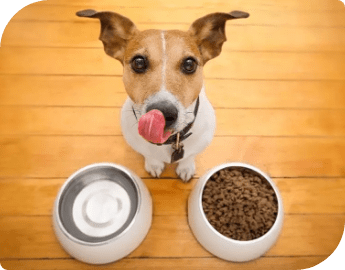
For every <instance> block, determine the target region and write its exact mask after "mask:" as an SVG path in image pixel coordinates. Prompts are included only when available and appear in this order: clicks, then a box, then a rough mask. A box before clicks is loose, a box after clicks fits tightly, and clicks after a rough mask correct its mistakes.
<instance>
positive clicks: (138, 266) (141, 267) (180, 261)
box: [1, 256, 327, 270]
mask: <svg viewBox="0 0 345 270" xmlns="http://www.w3.org/2000/svg"><path fill="white" fill-rule="evenodd" d="M326 258H327V256H302V257H296V258H291V257H263V258H260V259H258V260H255V261H252V262H248V263H231V262H227V261H223V260H219V259H216V258H209V257H203V258H154V259H152V258H125V259H122V260H121V261H118V262H115V263H111V264H107V265H101V266H97V269H102V270H110V269H132V270H147V269H155V270H165V269H174V270H175V269H180V270H190V269H195V270H200V269H228V268H235V267H236V269H240V270H242V269H243V270H251V269H253V268H256V269H266V270H276V269H277V268H279V269H281V270H290V269H305V268H309V267H312V266H315V265H317V264H319V263H320V262H322V261H323V260H325V259H326ZM1 264H2V266H3V267H5V268H6V269H27V270H46V269H49V268H51V267H54V269H55V270H67V269H81V268H82V269H85V270H88V269H90V270H92V269H95V266H94V265H86V264H83V263H81V262H78V261H76V260H72V259H45V260H38V259H34V260H32V259H31V260H2V261H1Z"/></svg>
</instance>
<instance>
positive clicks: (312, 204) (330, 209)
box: [0, 178, 345, 216]
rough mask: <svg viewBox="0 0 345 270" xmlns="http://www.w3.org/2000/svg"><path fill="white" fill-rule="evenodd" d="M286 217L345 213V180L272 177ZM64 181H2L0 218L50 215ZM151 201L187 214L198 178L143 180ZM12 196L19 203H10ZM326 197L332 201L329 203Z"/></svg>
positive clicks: (157, 209) (163, 210)
mask: <svg viewBox="0 0 345 270" xmlns="http://www.w3.org/2000/svg"><path fill="white" fill-rule="evenodd" d="M273 180H274V182H275V183H276V184H277V186H278V188H279V191H280V193H281V195H282V197H283V203H284V211H285V213H286V214H318V213H322V214H345V212H344V209H345V200H344V196H343V195H344V192H345V178H316V179H315V178H298V179H285V178H274V179H273ZM65 181H66V179H65V178H60V179H55V178H53V179H1V180H0V205H1V206H2V207H1V208H0V216H39V215H51V213H52V211H53V210H52V208H53V204H54V200H55V198H56V195H57V193H58V190H59V189H60V188H61V186H62V184H63V183H64V182H65ZM143 181H144V183H145V184H146V186H147V187H148V189H149V190H150V192H151V195H152V198H153V202H154V215H156V216H170V215H186V214H187V212H186V210H187V207H186V206H187V199H188V196H189V194H190V191H191V189H192V188H193V187H194V185H195V183H196V181H197V179H194V180H193V181H191V182H190V183H188V184H184V183H182V182H181V181H180V180H176V179H144V180H143ZM13 194H16V197H18V198H21V199H20V200H13ZM328 198H332V199H331V200H329V199H328Z"/></svg>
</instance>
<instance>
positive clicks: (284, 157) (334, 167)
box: [0, 136, 345, 178]
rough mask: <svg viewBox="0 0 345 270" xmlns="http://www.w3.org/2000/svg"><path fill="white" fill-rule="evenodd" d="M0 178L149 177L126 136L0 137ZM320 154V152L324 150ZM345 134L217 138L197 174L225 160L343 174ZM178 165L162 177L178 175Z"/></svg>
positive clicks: (273, 171) (271, 170) (292, 171)
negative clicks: (99, 165)
mask: <svg viewBox="0 0 345 270" xmlns="http://www.w3.org/2000/svg"><path fill="white" fill-rule="evenodd" d="M0 146H1V155H0V177H3V178H4V177H23V176H25V177H67V176H69V175H71V174H72V172H73V171H75V170H77V169H79V168H81V167H84V166H86V165H88V164H91V163H95V162H103V161H109V162H115V163H119V164H122V165H124V166H126V167H128V168H130V169H132V170H133V171H134V172H136V173H137V174H138V175H139V176H141V177H146V178H147V177H148V176H149V175H148V174H147V172H146V171H145V169H144V159H143V157H142V156H141V155H140V154H138V153H136V152H134V150H132V149H131V148H130V146H128V145H127V144H126V142H125V140H124V138H123V137H122V136H101V137H99V136H1V137H0ZM320 153H322V154H320ZM344 155H345V140H344V139H341V138H332V139H327V138H298V137H297V138H276V137H272V138H270V137H246V136H243V137H237V136H234V137H228V136H225V137H216V138H214V140H213V142H212V143H211V145H210V146H209V147H208V148H207V149H206V150H205V151H204V152H203V153H201V154H200V155H198V156H197V158H196V167H197V170H196V176H200V175H202V174H204V173H205V172H206V171H207V170H209V169H210V168H212V167H213V166H216V165H218V164H220V163H224V162H234V161H238V162H245V163H249V164H252V165H254V166H257V167H259V168H261V169H262V170H263V171H265V172H267V173H268V174H270V175H271V176H273V177H317V176H319V177H341V176H345V171H344V169H345V168H344V160H345V157H344ZM175 167H176V166H175V164H172V165H168V166H167V168H166V170H165V171H164V172H163V174H162V177H169V178H171V177H172V178H175V177H176V174H175V171H174V168H175Z"/></svg>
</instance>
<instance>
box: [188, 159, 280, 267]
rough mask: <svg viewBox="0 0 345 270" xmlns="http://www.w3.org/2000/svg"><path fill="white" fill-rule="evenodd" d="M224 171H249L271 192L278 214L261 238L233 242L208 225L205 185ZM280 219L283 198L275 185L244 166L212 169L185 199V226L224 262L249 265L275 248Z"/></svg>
mask: <svg viewBox="0 0 345 270" xmlns="http://www.w3.org/2000/svg"><path fill="white" fill-rule="evenodd" d="M225 168H229V169H238V170H246V171H250V172H251V173H253V174H255V175H257V176H259V177H260V178H261V179H264V180H266V181H267V182H268V184H269V185H270V186H271V187H272V188H273V190H274V193H275V195H276V199H277V205H278V210H277V214H276V218H275V221H274V223H273V225H272V227H271V228H270V229H269V230H268V231H267V232H266V233H265V234H264V235H262V236H260V237H258V238H256V239H252V240H245V241H243V240H235V239H232V238H230V237H227V236H225V235H224V234H221V233H220V232H218V231H217V230H216V229H215V228H214V227H213V226H212V225H211V224H210V222H209V221H208V219H207V217H206V214H205V212H204V208H203V205H202V197H203V193H204V189H205V185H206V183H207V182H208V181H209V180H210V178H211V176H212V175H214V174H215V173H216V172H219V171H221V170H223V169H225ZM283 216H284V210H283V202H282V198H281V195H280V193H279V191H278V188H277V187H276V185H275V184H274V182H273V181H272V180H271V179H270V177H269V176H268V175H266V174H265V173H263V172H262V171H260V170H259V169H257V168H255V167H254V166H251V165H248V164H244V163H226V164H222V165H219V166H217V167H214V168H213V169H211V170H210V171H208V172H207V173H206V174H205V175H203V176H202V177H201V178H200V179H199V181H198V182H197V183H196V185H195V187H194V188H193V190H192V192H191V194H190V196H189V199H188V222H189V226H190V228H191V230H192V232H193V234H194V236H195V238H196V239H197V240H198V242H199V243H200V244H201V245H202V246H203V247H204V248H205V249H206V250H208V251H209V252H211V253H212V254H214V255H215V256H217V257H219V258H221V259H224V260H227V261H233V262H245V261H250V260H254V259H256V258H259V257H260V256H262V255H263V254H264V253H265V252H267V251H268V250H269V249H270V248H271V247H272V246H273V245H274V244H275V242H276V240H277V238H278V236H279V234H280V232H281V228H282V224H283Z"/></svg>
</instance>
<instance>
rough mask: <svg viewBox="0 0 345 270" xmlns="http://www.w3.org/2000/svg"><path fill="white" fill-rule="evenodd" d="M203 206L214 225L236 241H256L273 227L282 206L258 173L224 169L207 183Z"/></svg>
mask: <svg viewBox="0 0 345 270" xmlns="http://www.w3.org/2000/svg"><path fill="white" fill-rule="evenodd" d="M202 206H203V209H204V212H205V214H206V217H207V219H208V221H209V222H210V224H211V225H212V226H213V227H214V228H215V229H216V230H217V231H218V232H220V233H221V234H223V235H224V236H227V237H229V238H232V239H235V240H242V241H245V240H252V239H256V238H259V237H260V236H262V235H264V234H265V233H266V232H268V230H269V229H270V228H271V227H272V226H273V224H274V222H275V220H276V217H277V212H278V202H277V197H276V194H275V192H274V190H273V188H272V186H271V185H270V184H269V183H268V182H267V180H266V179H264V178H263V177H261V176H260V175H258V174H256V173H255V172H253V171H251V170H248V169H242V168H238V169H237V168H236V169H233V168H232V169H230V168H225V169H222V170H220V171H218V172H216V173H215V174H213V175H212V176H211V178H210V179H209V180H208V181H207V183H206V185H205V188H204V191H203V195H202Z"/></svg>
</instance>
